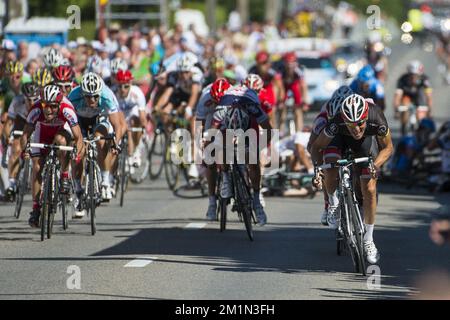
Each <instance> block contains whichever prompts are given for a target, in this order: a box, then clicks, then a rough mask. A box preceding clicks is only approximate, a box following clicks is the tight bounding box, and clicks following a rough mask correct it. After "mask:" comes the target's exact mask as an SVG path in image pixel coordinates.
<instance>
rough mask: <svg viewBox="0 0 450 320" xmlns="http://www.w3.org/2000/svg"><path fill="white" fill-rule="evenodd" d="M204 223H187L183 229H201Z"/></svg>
mask: <svg viewBox="0 0 450 320" xmlns="http://www.w3.org/2000/svg"><path fill="white" fill-rule="evenodd" d="M205 226H206V223H189V224H187V225H186V226H185V227H184V228H185V229H203V228H204V227H205Z"/></svg>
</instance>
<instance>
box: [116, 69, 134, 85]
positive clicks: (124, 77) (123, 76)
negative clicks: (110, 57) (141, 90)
mask: <svg viewBox="0 0 450 320" xmlns="http://www.w3.org/2000/svg"><path fill="white" fill-rule="evenodd" d="M116 80H117V82H118V83H129V82H130V81H131V80H133V75H132V74H131V72H130V70H119V72H117V74H116Z"/></svg>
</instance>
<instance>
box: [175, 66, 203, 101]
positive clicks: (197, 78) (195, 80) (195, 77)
mask: <svg viewBox="0 0 450 320" xmlns="http://www.w3.org/2000/svg"><path fill="white" fill-rule="evenodd" d="M202 80H203V73H202V71H201V70H200V69H199V68H197V67H194V68H193V70H192V77H191V79H190V80H189V81H183V80H182V79H181V77H180V73H179V72H177V71H175V72H171V73H169V75H168V76H167V86H168V87H172V88H174V89H175V91H181V92H182V93H185V94H189V95H190V94H191V90H192V85H193V84H201V83H202Z"/></svg>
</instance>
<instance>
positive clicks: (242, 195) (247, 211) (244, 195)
mask: <svg viewBox="0 0 450 320" xmlns="http://www.w3.org/2000/svg"><path fill="white" fill-rule="evenodd" d="M232 174H233V185H234V186H235V189H236V193H235V194H236V201H237V204H238V206H237V207H238V211H239V213H240V214H241V216H242V218H243V220H244V225H245V229H246V230H247V235H248V237H249V239H250V241H253V239H254V237H253V224H252V216H253V212H252V205H251V194H250V188H249V187H248V184H247V182H246V181H245V179H244V177H243V176H242V173H241V172H240V170H239V168H238V167H237V166H233V171H232Z"/></svg>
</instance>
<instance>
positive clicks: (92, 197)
mask: <svg viewBox="0 0 450 320" xmlns="http://www.w3.org/2000/svg"><path fill="white" fill-rule="evenodd" d="M94 172H95V167H94V162H93V161H89V174H88V179H89V186H88V192H89V194H88V209H89V212H90V216H91V234H92V235H95V233H96V231H97V227H96V224H95V208H96V206H97V204H96V193H95V188H94V186H95V179H96V177H95V174H94Z"/></svg>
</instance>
